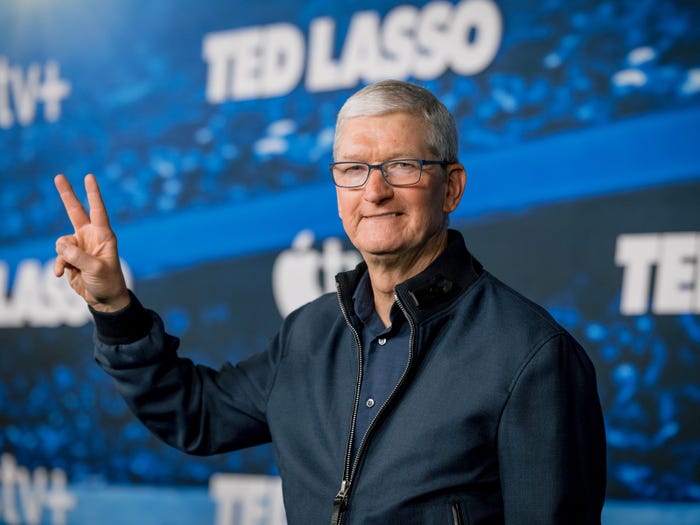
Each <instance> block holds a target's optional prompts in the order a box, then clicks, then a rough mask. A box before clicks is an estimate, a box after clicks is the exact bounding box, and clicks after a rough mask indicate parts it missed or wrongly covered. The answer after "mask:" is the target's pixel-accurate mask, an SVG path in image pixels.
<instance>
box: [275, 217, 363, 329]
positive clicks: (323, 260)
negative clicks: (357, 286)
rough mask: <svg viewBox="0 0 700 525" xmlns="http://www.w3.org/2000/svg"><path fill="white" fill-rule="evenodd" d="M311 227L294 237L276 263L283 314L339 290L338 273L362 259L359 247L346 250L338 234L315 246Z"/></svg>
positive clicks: (279, 306)
mask: <svg viewBox="0 0 700 525" xmlns="http://www.w3.org/2000/svg"><path fill="white" fill-rule="evenodd" d="M314 241H315V237H314V234H313V232H312V231H311V230H302V231H300V232H299V233H297V235H296V236H295V237H294V240H293V241H292V247H291V248H290V249H288V250H284V251H283V252H282V253H280V254H279V256H277V259H275V262H274V264H273V266H272V293H273V295H274V298H275V304H276V305H277V309H278V310H279V312H280V315H281V316H282V317H286V316H287V315H289V314H290V313H291V312H292V311H294V310H295V309H297V308H298V307H300V306H302V305H304V304H306V303H308V302H310V301H313V300H314V299H316V298H317V297H319V296H320V295H322V294H324V293H327V292H333V291H335V275H336V274H337V273H339V272H343V271H345V270H350V269H352V268H354V267H355V266H356V265H357V264H358V263H359V262H360V261H361V260H362V258H361V256H360V254H359V253H358V252H357V251H355V250H350V251H343V243H342V241H341V240H340V239H338V238H336V237H329V238H327V239H325V240H324V241H323V244H322V249H321V251H319V250H315V249H314V248H313V246H314Z"/></svg>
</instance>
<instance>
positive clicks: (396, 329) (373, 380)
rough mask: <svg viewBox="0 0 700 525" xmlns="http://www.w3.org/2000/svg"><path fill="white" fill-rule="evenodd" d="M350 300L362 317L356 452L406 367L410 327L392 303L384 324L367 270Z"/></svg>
mask: <svg viewBox="0 0 700 525" xmlns="http://www.w3.org/2000/svg"><path fill="white" fill-rule="evenodd" d="M353 301H354V309H355V314H357V317H359V318H360V320H361V321H362V326H361V327H360V341H361V343H362V357H363V374H362V385H361V386H360V404H359V407H358V411H357V420H356V422H355V443H354V450H353V452H356V451H357V449H358V448H359V446H360V443H361V442H362V438H363V437H364V435H365V433H366V432H367V429H368V428H369V425H370V423H371V422H372V420H373V419H374V417H375V416H376V415H377V413H378V412H379V410H380V409H381V407H382V406H383V405H384V403H385V402H386V400H387V398H388V397H389V395H390V394H391V392H392V390H393V389H394V387H395V386H396V384H397V383H398V382H399V379H400V378H401V374H403V372H404V370H405V368H406V363H407V362H408V343H409V339H410V332H411V330H410V326H409V324H408V321H406V318H405V317H404V315H403V312H402V311H401V309H400V308H399V306H398V305H397V304H396V303H394V305H393V306H392V307H391V312H390V321H391V326H389V327H388V328H387V327H385V326H384V323H383V322H382V320H381V319H380V318H379V315H378V314H377V311H376V310H375V309H374V296H373V294H372V286H371V283H370V280H369V273H367V272H365V274H364V275H363V276H362V278H361V279H360V282H359V284H358V286H357V289H356V290H355V294H354V295H353Z"/></svg>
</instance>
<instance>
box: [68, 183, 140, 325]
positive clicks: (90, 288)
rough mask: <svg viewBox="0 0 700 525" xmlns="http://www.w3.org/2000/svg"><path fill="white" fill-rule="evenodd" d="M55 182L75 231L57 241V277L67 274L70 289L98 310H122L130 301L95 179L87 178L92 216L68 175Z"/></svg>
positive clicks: (115, 242) (115, 239)
mask: <svg viewBox="0 0 700 525" xmlns="http://www.w3.org/2000/svg"><path fill="white" fill-rule="evenodd" d="M54 183H55V184H56V189H57V190H58V193H59V194H60V196H61V200H62V201H63V205H64V207H65V208H66V213H67V214H68V218H69V219H70V222H71V224H72V225H73V230H74V232H75V233H73V234H72V235H64V236H62V237H59V238H58V240H57V241H56V253H57V254H58V257H57V258H56V262H55V263H54V273H55V274H56V276H57V277H61V276H62V275H63V274H64V273H65V274H66V275H67V277H68V282H69V283H70V285H71V287H72V288H73V289H74V290H75V291H76V292H77V293H78V295H80V296H81V297H82V298H83V299H85V301H86V302H87V303H88V304H89V305H90V306H92V307H93V308H94V309H95V310H99V311H103V312H114V311H117V310H120V309H121V308H123V307H125V306H126V305H128V304H129V302H130V300H131V298H130V296H129V292H128V290H127V287H126V282H125V280H124V274H123V273H122V269H121V265H120V263H119V254H118V252H117V237H116V236H115V235H114V232H113V231H112V228H111V226H110V225H109V217H108V216H107V210H106V209H105V205H104V202H103V201H102V196H101V195H100V188H99V186H98V185H97V180H95V176H94V175H88V176H86V177H85V191H86V192H87V198H88V205H89V208H90V214H89V215H88V213H87V212H86V211H85V208H83V205H82V204H81V203H80V201H79V200H78V198H77V197H76V195H75V192H74V191H73V188H72V186H71V184H70V182H68V179H66V177H65V176H63V175H57V176H56V177H55V178H54Z"/></svg>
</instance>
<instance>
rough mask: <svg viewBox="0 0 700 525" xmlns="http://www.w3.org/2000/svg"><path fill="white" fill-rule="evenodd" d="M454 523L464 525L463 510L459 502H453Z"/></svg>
mask: <svg viewBox="0 0 700 525" xmlns="http://www.w3.org/2000/svg"><path fill="white" fill-rule="evenodd" d="M452 523H454V525H464V524H463V522H462V511H461V506H460V504H459V503H453V504H452Z"/></svg>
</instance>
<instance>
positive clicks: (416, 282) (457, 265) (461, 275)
mask: <svg viewBox="0 0 700 525" xmlns="http://www.w3.org/2000/svg"><path fill="white" fill-rule="evenodd" d="M366 271H367V265H366V264H365V263H364V262H361V263H360V264H358V265H357V267H356V268H355V269H354V270H350V271H348V272H343V273H340V274H338V275H336V282H337V283H338V289H339V297H340V301H341V303H342V304H343V306H344V308H345V310H346V311H347V312H353V310H354V308H353V306H352V299H351V298H352V294H353V293H354V291H355V288H356V287H357V284H358V283H359V281H360V278H361V277H362V275H363V274H364V273H365V272H366ZM483 271H484V270H483V267H482V265H481V264H480V263H479V261H477V260H476V259H475V258H474V257H473V256H472V255H471V253H469V250H467V247H466V245H465V243H464V237H462V234H461V233H460V232H458V231H457V230H448V237H447V247H446V248H445V250H444V251H443V252H442V253H441V254H440V255H439V256H438V257H437V258H436V259H435V260H434V261H433V262H432V263H431V264H430V266H428V267H427V268H426V269H425V270H423V271H422V272H421V273H419V274H418V275H416V276H414V277H411V278H410V279H408V280H406V281H404V282H402V283H400V284H398V285H397V286H396V287H395V288H394V290H395V292H396V295H397V296H398V298H399V300H400V301H401V304H403V305H404V307H405V308H406V310H407V312H408V314H409V315H410V316H411V317H412V318H413V319H414V320H416V321H417V322H420V321H422V320H423V319H426V318H428V317H430V316H431V315H433V314H434V313H436V312H437V311H440V310H442V309H444V308H445V307H446V306H448V304H450V303H451V302H452V301H453V300H454V299H456V298H457V297H458V296H460V295H462V294H463V293H464V292H465V291H466V290H467V289H468V288H469V287H470V286H471V285H472V284H474V282H475V281H476V280H477V279H478V278H479V277H480V276H481V274H482V273H483Z"/></svg>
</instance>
